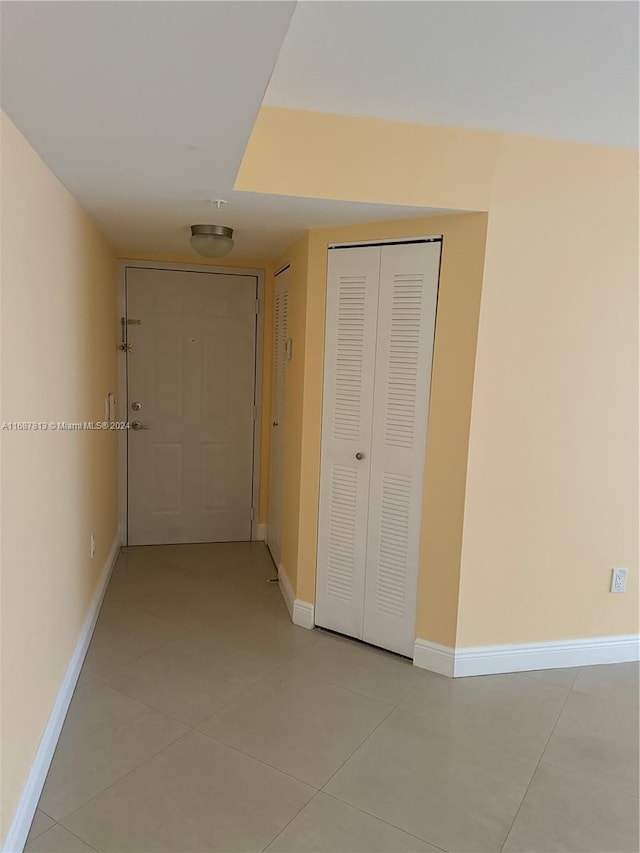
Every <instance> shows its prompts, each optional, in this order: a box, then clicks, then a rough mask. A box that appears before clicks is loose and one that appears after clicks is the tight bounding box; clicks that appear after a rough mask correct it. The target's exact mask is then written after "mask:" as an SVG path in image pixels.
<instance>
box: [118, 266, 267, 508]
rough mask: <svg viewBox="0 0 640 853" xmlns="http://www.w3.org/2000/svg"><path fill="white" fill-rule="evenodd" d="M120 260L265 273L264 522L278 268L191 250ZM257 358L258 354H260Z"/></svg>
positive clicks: (263, 344)
mask: <svg viewBox="0 0 640 853" xmlns="http://www.w3.org/2000/svg"><path fill="white" fill-rule="evenodd" d="M118 260H121V261H160V262H162V263H167V264H188V265H193V264H197V265H202V266H210V267H220V266H222V267H238V268H239V269H247V270H262V272H263V273H264V299H263V304H262V305H261V310H262V322H263V323H264V332H263V339H262V346H263V352H262V400H263V405H262V416H261V418H260V501H259V506H258V519H257V521H258V523H259V524H266V523H267V511H268V510H267V506H268V500H269V446H270V440H271V402H270V401H271V363H272V362H271V359H272V349H273V317H272V309H273V273H274V270H276V269H277V266H275V265H274V262H273V261H272V260H268V259H265V258H256V259H254V260H252V259H249V260H247V259H246V258H240V259H238V258H234V257H233V256H232V255H231V256H229V257H226V256H225V257H224V258H204V257H202V256H201V255H197V254H196V253H195V252H192V251H188V250H187V251H185V252H184V253H180V254H175V253H165V254H149V253H143V254H136V253H130V252H128V253H127V254H126V255H120V256H119V257H118ZM259 355H260V354H259Z"/></svg>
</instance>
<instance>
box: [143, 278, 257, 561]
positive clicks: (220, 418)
mask: <svg viewBox="0 0 640 853" xmlns="http://www.w3.org/2000/svg"><path fill="white" fill-rule="evenodd" d="M256 288H257V280H256V278H255V277H254V276H243V275H222V274H218V273H199V272H198V273H196V272H179V271H169V270H152V269H129V270H128V271H127V324H128V325H127V330H128V342H129V344H130V347H131V351H130V352H129V353H128V355H127V398H128V399H127V403H128V418H129V421H130V423H131V424H132V427H131V428H130V429H129V430H128V436H127V443H128V449H127V454H128V480H127V491H128V543H129V545H152V544H164V543H179V542H218V541H235V540H246V539H250V538H251V525H252V509H251V504H252V488H253V438H254V397H255V375H256V370H255V367H256V307H255V306H256ZM136 424H138V425H139V428H138V429H135V428H134V427H135V425H136Z"/></svg>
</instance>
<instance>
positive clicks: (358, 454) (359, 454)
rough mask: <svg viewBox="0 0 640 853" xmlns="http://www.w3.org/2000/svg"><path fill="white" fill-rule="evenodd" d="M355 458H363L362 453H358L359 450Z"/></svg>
mask: <svg viewBox="0 0 640 853" xmlns="http://www.w3.org/2000/svg"><path fill="white" fill-rule="evenodd" d="M356 459H364V453H360V451H358V452H357V453H356Z"/></svg>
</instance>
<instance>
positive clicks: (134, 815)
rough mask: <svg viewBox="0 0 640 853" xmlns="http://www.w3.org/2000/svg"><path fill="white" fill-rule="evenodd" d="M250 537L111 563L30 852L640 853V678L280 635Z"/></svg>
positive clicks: (625, 668)
mask: <svg viewBox="0 0 640 853" xmlns="http://www.w3.org/2000/svg"><path fill="white" fill-rule="evenodd" d="M273 576H274V569H273V565H272V563H271V560H270V558H269V555H268V552H267V550H266V548H265V547H264V545H262V544H260V543H233V544H221V545H186V546H164V547H150V548H131V549H128V550H124V551H123V552H122V554H121V556H120V558H119V560H118V563H117V566H116V568H115V571H114V574H113V577H112V580H111V583H110V585H109V589H108V591H107V595H106V597H105V602H104V605H103V608H102V611H101V614H100V618H99V620H98V624H97V627H96V631H95V634H94V637H93V641H92V643H91V646H90V649H89V652H88V654H87V658H86V661H85V664H84V668H83V671H82V675H81V677H80V680H79V683H78V687H77V690H76V693H75V695H74V698H73V701H72V703H71V708H70V710H69V715H68V717H67V720H66V722H65V725H64V728H63V731H62V736H61V738H60V742H59V745H58V749H57V751H56V754H55V757H54V759H53V763H52V765H51V770H50V772H49V776H48V778H47V781H46V784H45V787H44V790H43V792H42V797H41V800H40V804H39V809H38V812H37V813H36V817H35V820H34V822H33V826H32V829H31V833H30V836H29V840H28V843H27V848H26V849H27V850H28V851H31V853H49V851H57V853H80V851H92V850H94V851H104V853H107V851H108V852H109V853H146V851H158V853H173V851H176V853H196V851H198V853H205V851H261V850H268V851H280V853H284V851H289V853H304V851H325V853H338V851H343V853H357V851H361V853H375V851H388V852H389V853H400V851H434V850H444V851H449V853H484V851H486V853H489V851H492V852H493V851H496V853H497V852H498V851H509V853H513V852H514V851H531V852H532V853H533V851H537V853H550V852H551V851H571V853H587V851H594V853H614V851H621V852H622V851H623V853H631V852H632V851H634V852H635V851H637V850H638V666H637V665H634V664H619V665H612V666H597V667H587V668H582V669H579V670H578V669H571V670H553V671H549V672H536V673H527V674H517V675H497V676H484V677H479V678H467V679H456V680H455V681H453V680H451V679H446V678H443V677H440V676H437V675H434V674H432V673H428V672H424V671H421V670H419V669H417V668H415V667H413V666H412V665H411V664H410V662H408V661H405V660H403V659H401V658H398V657H396V656H394V655H390V654H387V653H385V652H381V651H379V650H376V649H372V648H370V647H367V646H363V645H361V644H359V643H355V642H351V641H348V640H344V639H340V638H337V637H335V636H333V635H330V634H326V633H323V632H321V631H306V630H304V629H302V628H297V627H295V626H294V625H292V624H291V623H290V621H289V618H288V614H287V612H286V609H285V607H284V604H283V602H282V599H281V596H280V592H279V589H278V585H277V584H274V583H269V582H268V581H269V578H271V577H273Z"/></svg>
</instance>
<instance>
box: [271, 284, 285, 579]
mask: <svg viewBox="0 0 640 853" xmlns="http://www.w3.org/2000/svg"><path fill="white" fill-rule="evenodd" d="M289 275H290V270H289V268H287V269H284V270H282V272H280V273H278V275H277V276H276V277H275V281H274V287H273V368H272V394H271V401H272V403H271V450H270V457H269V512H268V518H267V544H268V546H269V551H270V552H271V556H272V557H273V560H274V562H275V564H276V566H278V567H280V564H281V562H282V464H283V449H284V440H285V433H284V431H285V424H286V411H287V372H288V369H289V361H288V355H287V352H286V342H287V340H288V335H289Z"/></svg>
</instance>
